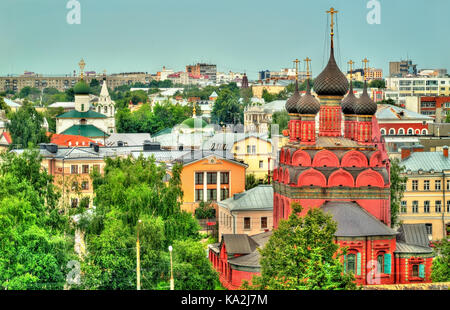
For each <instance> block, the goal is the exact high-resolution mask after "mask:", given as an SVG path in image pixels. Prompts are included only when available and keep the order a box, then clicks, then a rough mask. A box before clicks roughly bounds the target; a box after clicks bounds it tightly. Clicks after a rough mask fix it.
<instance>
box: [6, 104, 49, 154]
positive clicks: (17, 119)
mask: <svg viewBox="0 0 450 310" xmlns="http://www.w3.org/2000/svg"><path fill="white" fill-rule="evenodd" d="M10 120H11V122H10V123H9V124H7V129H8V131H9V132H10V134H11V138H12V144H13V145H20V146H21V147H22V148H27V147H28V146H29V145H35V146H36V145H38V144H39V143H43V142H49V138H48V137H47V135H46V134H45V129H44V128H42V125H43V123H44V117H43V116H42V114H41V113H39V112H37V111H36V109H35V108H34V107H33V106H32V105H31V104H30V103H29V102H27V101H25V102H24V104H23V105H22V106H21V107H20V108H19V109H18V110H17V112H16V113H13V114H12V115H11V119H10Z"/></svg>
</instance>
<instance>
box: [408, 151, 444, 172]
mask: <svg viewBox="0 0 450 310" xmlns="http://www.w3.org/2000/svg"><path fill="white" fill-rule="evenodd" d="M400 164H401V165H403V166H405V169H406V170H411V171H419V169H422V170H423V171H430V170H434V171H436V172H441V171H443V170H447V169H450V158H449V157H445V156H444V155H443V153H442V152H413V153H411V155H409V157H408V158H406V159H405V160H403V161H401V163H400Z"/></svg>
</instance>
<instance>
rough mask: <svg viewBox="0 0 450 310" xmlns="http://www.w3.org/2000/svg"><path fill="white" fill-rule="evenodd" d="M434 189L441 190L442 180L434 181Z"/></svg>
mask: <svg viewBox="0 0 450 310" xmlns="http://www.w3.org/2000/svg"><path fill="white" fill-rule="evenodd" d="M434 189H435V190H437V191H440V190H441V180H436V181H434Z"/></svg>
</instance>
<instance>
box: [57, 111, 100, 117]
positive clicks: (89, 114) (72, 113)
mask: <svg viewBox="0 0 450 310" xmlns="http://www.w3.org/2000/svg"><path fill="white" fill-rule="evenodd" d="M56 118H107V116H106V115H104V114H101V113H98V112H95V111H92V110H88V111H86V112H80V111H77V110H70V111H68V112H66V113H63V114H60V115H58V116H56Z"/></svg>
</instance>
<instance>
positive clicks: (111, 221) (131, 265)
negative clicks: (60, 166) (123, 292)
mask: <svg viewBox="0 0 450 310" xmlns="http://www.w3.org/2000/svg"><path fill="white" fill-rule="evenodd" d="M181 169H182V166H181V165H180V164H176V165H174V166H173V168H172V171H171V178H170V180H169V182H165V177H166V174H167V172H166V167H165V166H164V165H159V164H157V163H156V162H155V160H154V158H153V157H152V158H149V159H145V158H143V156H140V157H139V158H138V159H133V158H132V157H128V158H116V159H111V158H108V159H106V166H105V169H104V175H101V174H100V172H99V171H94V172H93V173H92V175H91V177H92V179H93V185H94V192H95V195H96V196H95V205H96V210H95V215H94V216H93V218H92V219H91V221H90V223H89V225H88V227H87V229H86V243H87V252H88V255H87V256H86V258H85V261H84V262H83V264H82V271H83V274H84V276H83V279H82V281H83V282H82V285H81V286H80V288H86V289H134V288H135V287H136V236H137V231H138V229H139V238H140V258H141V285H142V288H143V289H156V288H159V289H161V288H165V287H166V285H165V282H167V281H168V280H169V277H170V260H169V255H168V254H169V253H168V251H167V247H168V246H169V245H173V246H174V251H173V253H174V255H175V257H174V259H175V261H176V259H177V258H176V257H177V255H181V257H182V261H181V260H180V262H179V263H177V264H175V265H174V273H175V274H176V279H175V281H176V283H177V282H179V285H182V286H183V287H189V288H195V289H209V288H213V287H211V284H210V282H211V281H210V280H208V279H209V278H208V277H214V276H213V275H208V272H209V274H211V273H212V269H211V266H210V265H209V262H208V261H207V260H206V257H205V255H204V254H205V251H204V249H202V250H201V251H200V250H199V247H198V246H197V244H199V241H198V240H199V234H198V230H199V226H198V223H197V221H196V220H195V219H194V218H193V217H192V215H191V214H189V213H186V212H183V211H181V209H180V205H181V201H182V197H183V192H182V190H181V179H180V173H181ZM139 220H140V221H141V222H140V223H139ZM188 240H189V241H188ZM183 242H189V243H188V244H189V245H188V246H186V248H184V247H182V246H181V245H183V244H187V243H183ZM201 256H203V260H202V259H200V258H201ZM191 257H192V258H191ZM205 260H206V261H205ZM176 262H178V261H176ZM199 264H201V266H200V265H199ZM203 277H204V279H200V278H203ZM180 279H181V280H180ZM181 282H183V283H181ZM177 288H178V287H177Z"/></svg>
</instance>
